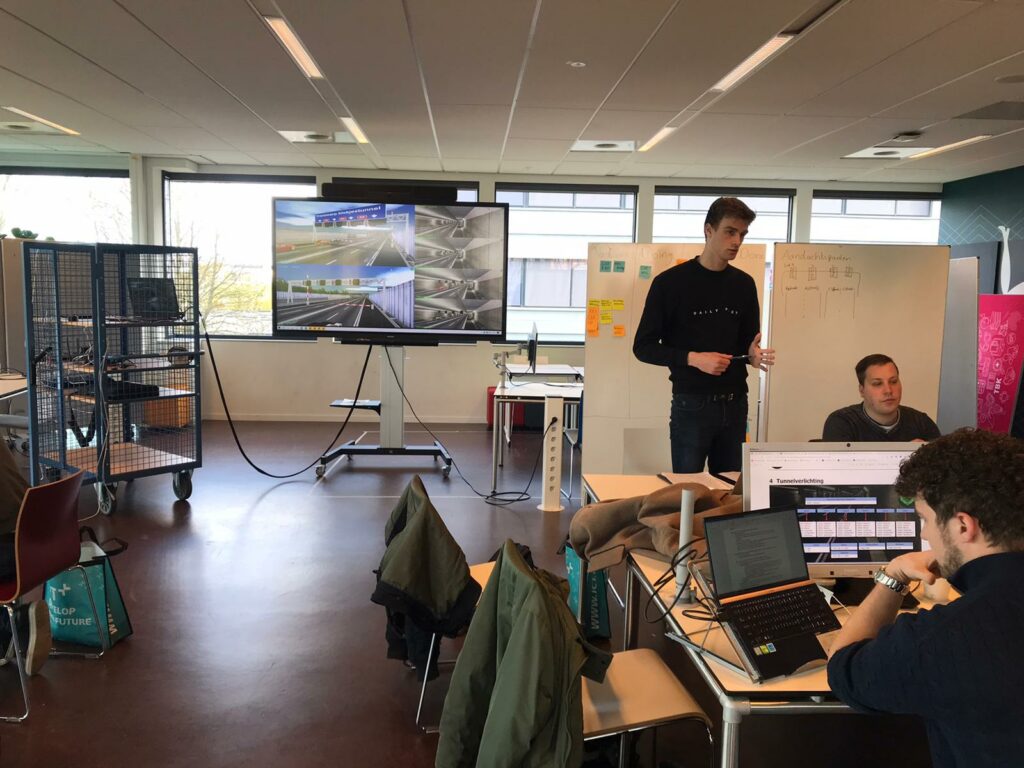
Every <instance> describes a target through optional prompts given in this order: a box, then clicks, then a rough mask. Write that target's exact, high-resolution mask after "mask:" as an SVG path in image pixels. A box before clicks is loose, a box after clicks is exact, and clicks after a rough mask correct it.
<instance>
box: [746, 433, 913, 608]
mask: <svg viewBox="0 0 1024 768" xmlns="http://www.w3.org/2000/svg"><path fill="white" fill-rule="evenodd" d="M919 445H920V443H748V444H746V445H744V446H743V483H744V485H743V505H744V509H760V508H762V507H769V506H770V507H780V506H792V507H795V508H796V510H797V517H798V519H799V521H800V534H801V538H802V540H803V548H804V557H805V559H806V561H807V567H808V571H809V572H810V575H811V578H814V579H830V578H847V579H863V580H868V579H870V578H872V577H873V576H874V574H875V572H876V571H877V570H878V569H879V568H880V567H881V566H883V565H885V564H886V563H888V562H889V561H890V560H892V559H893V558H894V557H897V556H898V555H901V554H903V553H905V552H912V551H920V550H921V549H922V547H923V546H926V545H925V543H924V542H923V541H922V539H921V526H920V523H919V521H918V518H917V514H916V512H915V511H914V501H913V499H906V498H901V497H900V496H899V495H898V494H897V493H896V490H895V488H894V487H893V486H894V483H895V482H896V478H897V476H898V475H899V468H900V463H901V462H902V461H903V460H904V459H906V458H907V457H908V456H909V455H910V454H911V453H913V452H914V451H915V450H916V449H917V447H918V446H919ZM840 586H847V587H850V588H852V592H857V591H860V592H862V591H864V590H856V589H855V588H856V587H857V586H858V585H856V584H849V583H845V584H841V585H840ZM860 586H866V587H869V586H870V581H865V582H864V583H862V584H861V585H860ZM852 592H851V595H850V597H851V599H850V600H849V601H847V600H844V602H856V599H855V598H854V597H853V594H852ZM840 599H842V598H840Z"/></svg>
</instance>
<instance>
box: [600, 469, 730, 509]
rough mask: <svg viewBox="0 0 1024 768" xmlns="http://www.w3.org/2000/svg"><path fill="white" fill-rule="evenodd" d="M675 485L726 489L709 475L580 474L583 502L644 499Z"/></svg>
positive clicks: (724, 483)
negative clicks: (642, 497)
mask: <svg viewBox="0 0 1024 768" xmlns="http://www.w3.org/2000/svg"><path fill="white" fill-rule="evenodd" d="M674 483H700V484H701V485H704V486H707V487H708V488H715V489H720V490H723V491H725V490H729V489H730V488H732V486H731V485H729V483H726V482H723V481H722V480H719V479H718V478H717V477H715V476H714V475H712V474H709V473H708V472H695V473H693V474H688V475H673V474H661V475H593V474H586V475H583V499H582V501H583V503H584V504H593V503H595V502H598V501H611V500H613V499H628V498H630V497H632V496H646V495H647V494H648V493H653V492H654V491H657V490H658V489H659V488H664V487H666V486H668V485H672V484H674Z"/></svg>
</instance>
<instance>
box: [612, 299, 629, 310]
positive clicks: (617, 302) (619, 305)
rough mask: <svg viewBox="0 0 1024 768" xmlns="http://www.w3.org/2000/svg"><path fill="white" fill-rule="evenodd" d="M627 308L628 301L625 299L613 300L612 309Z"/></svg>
mask: <svg viewBox="0 0 1024 768" xmlns="http://www.w3.org/2000/svg"><path fill="white" fill-rule="evenodd" d="M625 308H626V300H625V299H612V309H625Z"/></svg>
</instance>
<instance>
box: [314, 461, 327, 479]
mask: <svg viewBox="0 0 1024 768" xmlns="http://www.w3.org/2000/svg"><path fill="white" fill-rule="evenodd" d="M326 471H327V467H325V466H324V465H323V464H318V465H317V468H316V469H315V470H314V472H316V476H317V477H318V478H320V477H323V476H324V474H325V472H326Z"/></svg>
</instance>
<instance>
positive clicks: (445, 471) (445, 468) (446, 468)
mask: <svg viewBox="0 0 1024 768" xmlns="http://www.w3.org/2000/svg"><path fill="white" fill-rule="evenodd" d="M451 473H452V465H451V464H445V465H444V466H443V467H442V468H441V476H442V477H443V478H444V479H445V480H447V479H448V477H449V475H451Z"/></svg>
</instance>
